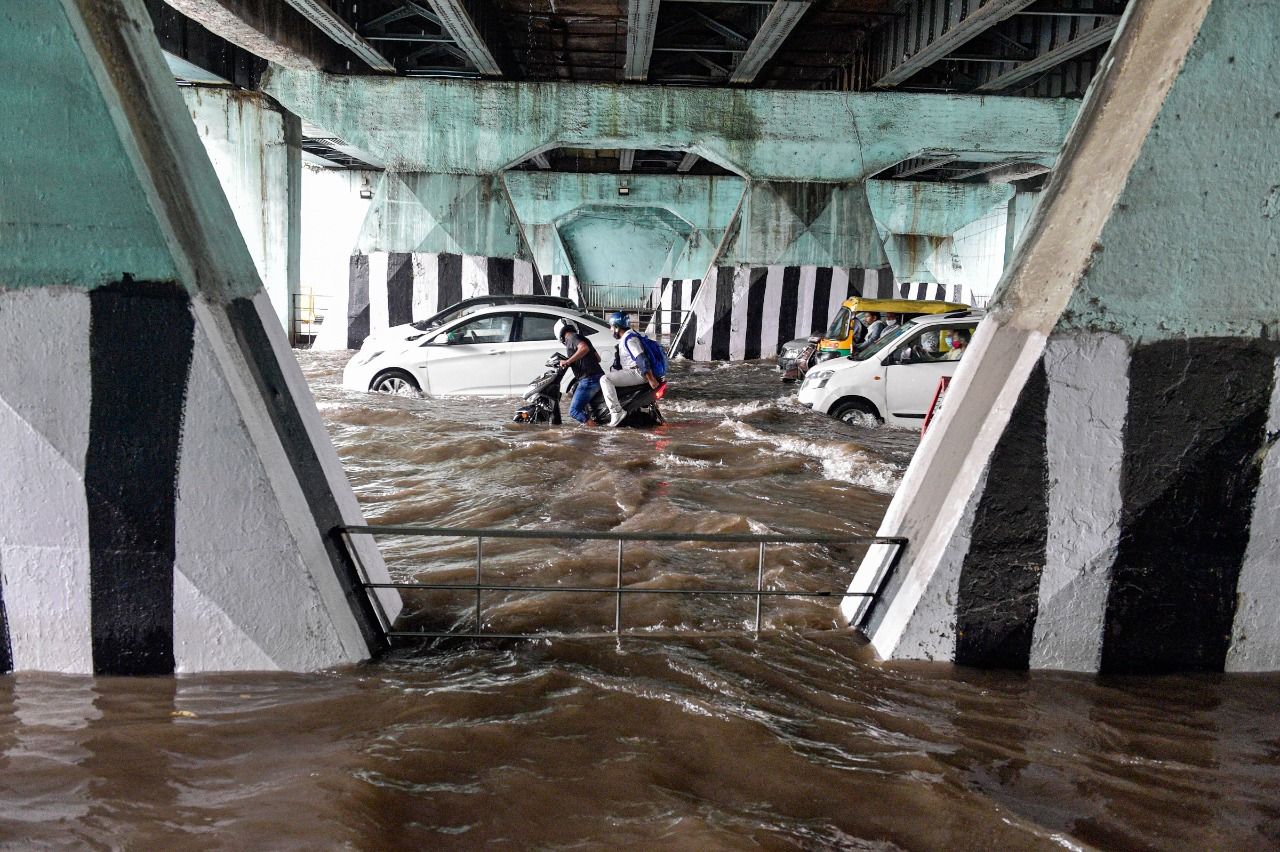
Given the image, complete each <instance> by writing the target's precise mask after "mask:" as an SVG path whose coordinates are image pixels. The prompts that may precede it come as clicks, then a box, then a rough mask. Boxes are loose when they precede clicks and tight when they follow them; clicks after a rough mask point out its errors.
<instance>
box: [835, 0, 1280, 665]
mask: <svg viewBox="0 0 1280 852" xmlns="http://www.w3.org/2000/svg"><path fill="white" fill-rule="evenodd" d="M1104 67H1105V68H1106V70H1105V71H1104V72H1103V74H1102V75H1101V76H1100V77H1099V78H1098V79H1097V80H1096V81H1095V83H1094V85H1093V88H1092V89H1091V93H1090V96H1089V98H1088V99H1087V100H1086V102H1085V104H1084V107H1083V109H1082V112H1081V116H1080V121H1079V123H1078V125H1077V127H1076V128H1075V131H1074V132H1073V134H1072V136H1071V137H1070V138H1069V140H1068V142H1067V145H1066V148H1065V149H1064V154H1063V159H1064V163H1063V166H1062V167H1061V168H1060V169H1059V170H1058V171H1057V172H1056V173H1055V175H1054V177H1053V178H1052V180H1051V182H1050V184H1049V186H1048V187H1047V189H1046V190H1045V197H1044V200H1043V201H1042V202H1041V203H1040V205H1039V208H1038V209H1037V211H1036V212H1035V214H1034V215H1033V217H1032V219H1031V221H1030V224H1029V225H1028V226H1027V229H1026V233H1025V234H1024V236H1023V238H1022V242H1021V245H1020V247H1019V248H1018V249H1017V250H1016V252H1015V256H1014V259H1013V262H1012V263H1011V265H1010V268H1009V269H1008V271H1007V272H1006V274H1005V276H1004V278H1003V280H1002V283H1001V286H1000V289H999V291H998V293H997V296H996V301H995V306H994V309H993V311H992V313H991V314H990V315H989V316H988V317H987V319H986V320H984V322H983V324H982V325H981V326H980V327H979V330H978V333H977V334H976V335H975V336H974V339H973V342H972V344H971V345H970V347H969V350H968V353H967V355H966V356H965V359H964V361H962V363H961V365H960V367H959V370H958V371H957V373H956V376H955V380H954V382H953V384H952V387H951V391H950V393H949V396H948V399H947V404H946V406H945V407H944V409H943V411H942V413H941V415H940V417H939V418H938V420H937V421H936V423H935V425H934V426H933V427H932V428H931V429H930V431H929V433H928V434H927V435H926V436H925V438H924V440H923V441H922V442H921V445H920V449H919V451H918V452H917V454H916V456H915V457H914V459H913V460H912V464H911V466H910V468H909V470H908V471H907V474H906V476H905V477H904V481H903V484H902V487H901V488H900V489H899V491H898V493H897V494H896V495H895V497H894V501H893V503H892V505H891V506H890V508H889V511H888V513H887V515H886V518H885V521H884V523H883V524H882V526H881V529H880V533H881V534H883V535H899V536H905V537H907V538H908V539H909V540H910V544H909V545H908V548H907V551H906V553H905V555H904V559H903V562H902V563H901V565H900V566H899V568H898V571H897V573H896V575H895V576H894V577H893V579H892V580H891V582H890V584H889V588H888V594H887V597H886V599H885V600H884V601H882V602H881V603H880V604H878V605H877V606H876V608H875V609H874V610H873V611H872V612H871V618H870V624H869V632H870V636H871V639H872V643H873V645H874V646H875V648H876V649H877V650H878V651H879V652H880V653H881V654H883V655H885V656H888V657H899V658H927V659H940V660H950V661H954V662H958V663H964V664H971V665H980V666H1006V667H1016V668H1026V667H1029V666H1030V667H1037V668H1058V669H1072V670H1082V671H1104V672H1158V671H1185V670H1207V671H1223V670H1224V669H1225V670H1236V671H1244V670H1251V671H1258V670H1276V669H1280V605H1278V604H1280V598H1278V596H1277V594H1276V592H1275V589H1276V588H1277V585H1278V584H1277V582H1276V580H1277V577H1280V574H1278V572H1280V563H1278V562H1277V558H1276V556H1277V553H1280V533H1277V525H1276V523H1275V508H1276V506H1277V505H1280V455H1277V454H1276V453H1275V451H1274V450H1275V440H1276V439H1275V436H1276V434H1277V433H1278V431H1280V389H1278V383H1277V375H1278V371H1277V363H1278V360H1277V359H1278V358H1280V344H1278V343H1277V337H1276V332H1277V330H1278V324H1280V288H1277V287H1276V277H1277V274H1280V260H1277V258H1280V216H1277V215H1276V205H1275V202H1274V197H1275V196H1276V195H1277V194H1278V191H1277V190H1276V189H1275V187H1276V186H1280V163H1278V162H1277V160H1276V158H1275V156H1274V151H1273V145H1272V144H1271V140H1272V139H1274V137H1275V134H1276V131H1277V128H1280V94H1278V93H1277V92H1278V91H1280V90H1277V89H1276V87H1275V85H1274V84H1275V75H1276V69H1277V68H1280V0H1232V2H1225V0H1212V2H1210V0H1197V2H1193V3H1188V2H1185V0H1151V2H1147V3H1139V4H1134V5H1131V6H1130V7H1129V11H1128V12H1127V13H1126V16H1125V19H1124V22H1123V24H1122V26H1121V30H1120V33H1119V35H1118V36H1117V39H1116V41H1115V43H1114V44H1113V45H1112V48H1111V51H1110V54H1109V56H1108V59H1107V61H1106V62H1104ZM875 567H876V566H875V565H873V564H871V563H864V565H863V566H862V568H861V569H860V571H859V575H860V578H862V579H865V576H864V575H865V574H866V573H867V572H872V571H874V570H875ZM860 608H861V607H860V605H859V604H858V603H857V602H856V601H854V599H852V598H850V599H848V601H847V602H846V608H845V612H846V615H847V616H849V617H850V618H851V619H856V618H858V617H860V616H861V615H862V614H863V613H862V612H860V611H859V610H860Z"/></svg>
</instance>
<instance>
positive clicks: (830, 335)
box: [810, 296, 969, 366]
mask: <svg viewBox="0 0 1280 852" xmlns="http://www.w3.org/2000/svg"><path fill="white" fill-rule="evenodd" d="M968 308H969V306H968V305H961V304H957V303H956V302H936V301H932V300H928V299H864V298H862V297H859V296H855V297H854V298H852V299H845V300H844V302H842V303H841V305H840V310H838V311H836V315H835V316H834V317H832V319H831V325H829V326H828V327H827V331H826V333H825V334H824V335H823V336H822V337H821V338H820V339H819V340H818V343H817V346H816V351H815V353H814V355H813V357H812V360H811V361H810V366H811V365H812V364H813V363H817V362H819V361H826V360H829V359H831V358H837V357H839V356H841V355H848V354H849V353H850V352H852V351H853V327H854V323H853V318H854V317H855V316H857V315H858V314H860V313H862V312H863V311H870V312H871V313H873V314H897V315H898V325H899V327H901V326H902V325H904V324H906V323H907V322H908V321H909V320H912V319H915V318H916V317H918V316H921V315H922V314H946V313H950V312H952V311H963V310H967V309H968Z"/></svg>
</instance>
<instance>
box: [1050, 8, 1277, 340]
mask: <svg viewBox="0 0 1280 852" xmlns="http://www.w3.org/2000/svg"><path fill="white" fill-rule="evenodd" d="M1277 74H1280V3H1278V2H1276V0H1247V2H1232V3H1225V2H1215V3H1213V4H1212V5H1211V6H1210V7H1209V11H1208V14H1207V16H1206V17H1205V21H1204V24H1203V26H1202V27H1201V30H1200V33H1199V35H1198V36H1197V39H1196V42H1195V44H1194V45H1193V46H1192V48H1191V52H1190V54H1189V56H1188V58H1187V61H1186V64H1185V66H1184V67H1183V70H1182V72H1181V73H1180V74H1179V75H1178V78H1177V79H1176V80H1175V81H1174V83H1173V87H1172V88H1171V89H1170V91H1169V94H1168V95H1167V96H1166V98H1165V101H1164V104H1163V105H1162V106H1161V108H1160V112H1159V114H1158V115H1157V117H1156V120H1155V124H1154V125H1153V127H1152V128H1151V132H1150V133H1149V134H1148V135H1147V137H1146V140H1145V142H1144V144H1143V146H1142V150H1141V153H1140V154H1139V155H1138V158H1137V161H1136V162H1135V163H1134V164H1133V168H1132V169H1131V170H1130V171H1129V174H1128V179H1127V181H1126V182H1125V184H1124V189H1123V191H1122V192H1121V193H1120V197H1119V199H1118V200H1117V202H1116V204H1115V206H1114V207H1113V208H1112V209H1111V211H1110V214H1109V216H1108V219H1107V221H1106V224H1105V226H1104V227H1103V229H1102V233H1101V235H1100V237H1099V238H1098V239H1097V241H1096V242H1095V243H1094V244H1093V245H1092V251H1091V256H1090V259H1089V263H1088V266H1087V267H1086V268H1085V269H1084V270H1083V273H1082V274H1081V276H1080V279H1079V282H1078V283H1077V284H1076V286H1075V288H1074V290H1073V291H1072V294H1071V297H1070V300H1069V302H1068V304H1067V308H1066V310H1065V311H1064V312H1063V313H1062V316H1061V319H1060V320H1059V324H1058V330H1060V331H1061V330H1078V329H1087V330H1107V331H1113V332H1116V333H1118V334H1123V335H1125V336H1127V337H1129V338H1130V339H1137V340H1144V341H1151V340H1159V339H1167V338H1172V337H1181V336H1193V337H1195V336H1201V337H1209V336H1239V337H1254V336H1258V335H1262V336H1263V337H1271V338H1273V339H1274V338H1275V337H1276V336H1277V335H1278V334H1280V286H1277V281H1276V278H1277V271H1280V159H1278V158H1277V157H1276V145H1275V139H1276V137H1277V134H1280V89H1277V88H1276V86H1275V81H1276V76H1277ZM1055 189H1057V186H1056V185H1055V184H1051V185H1050V187H1049V193H1050V194H1051V193H1052V192H1053V191H1054V190H1055ZM1051 205H1052V201H1046V203H1045V204H1044V205H1041V211H1040V212H1041V213H1046V212H1048V209H1047V208H1048V207H1049V206H1051ZM1037 218H1038V219H1040V220H1041V221H1040V222H1039V224H1038V226H1039V227H1041V228H1043V227H1047V225H1046V224H1045V223H1044V221H1043V219H1044V217H1043V216H1038V217H1037ZM1036 227H1037V224H1036V223H1035V222H1033V225H1032V228H1033V229H1034V228H1036ZM1043 239H1044V237H1043V235H1041V240H1042V241H1043Z"/></svg>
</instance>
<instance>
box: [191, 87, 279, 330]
mask: <svg viewBox="0 0 1280 852" xmlns="http://www.w3.org/2000/svg"><path fill="white" fill-rule="evenodd" d="M182 95H183V99H184V100H185V101H186V104H187V109H188V111H189V112H190V113H191V119H192V121H193V122H194V123H195V127H196V133H198V134H199V136H200V142H201V143H202V144H203V145H204V149H205V153H206V154H208V156H209V162H210V163H212V164H213V170H214V171H215V172H216V173H217V175H218V182H219V184H221V186H222V191H223V193H224V194H225V195H226V196H227V201H228V202H229V203H230V204H231V212H232V213H233V214H234V215H235V218H236V224H237V225H238V226H239V228H240V233H241V235H242V236H243V237H244V242H245V245H246V246H247V247H248V248H249V254H250V256H252V257H253V263H254V266H255V267H257V270H258V275H259V277H261V279H262V286H263V287H264V288H265V289H266V291H267V295H268V297H270V299H271V304H272V305H274V306H275V309H276V314H277V315H278V316H279V317H280V323H281V325H282V326H284V327H286V328H287V327H288V317H289V304H290V296H291V294H293V293H297V292H298V281H299V269H300V266H299V264H300V256H301V242H300V241H301V195H302V190H301V180H302V149H301V147H300V146H301V142H302V138H301V137H302V123H301V121H300V120H299V119H298V117H297V116H294V115H291V114H289V113H287V112H286V111H284V110H282V109H280V107H279V106H277V105H276V104H274V103H272V102H271V99H270V98H267V97H265V96H263V95H260V94H257V93H255V92H242V91H237V90H235V89H229V88H214V87H207V86H184V87H183V88H182Z"/></svg>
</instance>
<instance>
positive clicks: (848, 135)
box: [263, 67, 1078, 182]
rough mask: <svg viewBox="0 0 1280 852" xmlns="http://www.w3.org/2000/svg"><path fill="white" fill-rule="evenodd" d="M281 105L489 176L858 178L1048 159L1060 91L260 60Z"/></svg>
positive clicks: (409, 158)
mask: <svg viewBox="0 0 1280 852" xmlns="http://www.w3.org/2000/svg"><path fill="white" fill-rule="evenodd" d="M263 88H264V89H265V91H267V92H268V93H269V94H270V95H272V96H273V97H275V98H276V99H277V100H279V101H280V102H281V103H282V104H284V106H285V107H287V108H288V109H289V110H290V111H292V112H294V113H295V114H297V115H300V116H302V117H304V118H306V119H308V120H310V121H312V122H313V123H315V124H317V125H319V126H321V127H325V128H328V129H329V130H330V131H332V132H334V133H336V134H337V135H339V136H341V137H342V138H344V139H346V140H347V141H348V142H350V143H351V144H353V145H355V146H356V147H358V148H361V149H363V150H367V151H369V152H370V153H371V154H372V155H374V156H376V157H378V158H379V159H381V160H382V161H384V162H385V163H386V164H387V166H388V167H389V168H391V169H394V170H403V171H426V172H437V173H444V172H451V173H462V174H491V173H495V172H499V171H502V170H503V169H506V168H509V167H510V166H512V165H514V164H515V163H518V162H520V161H521V160H523V159H524V158H525V157H527V156H528V155H530V154H532V153H536V152H538V151H544V150H548V149H551V148H557V147H562V146H570V147H595V148H639V149H644V148H647V149H665V150H687V151H692V152H694V153H696V154H698V155H699V156H701V157H704V158H706V159H708V160H711V161H713V162H715V163H719V164H720V165H722V166H725V167H726V168H729V169H731V170H733V171H735V172H737V173H738V174H740V175H743V176H745V177H750V178H755V179H769V180H792V181H824V182H844V181H854V180H863V179H865V178H867V177H870V176H871V175H873V174H875V173H877V172H879V171H881V170H883V169H885V168H888V167H889V166H892V165H894V164H895V163H898V162H900V161H902V160H904V159H906V158H908V157H911V156H913V155H916V154H920V153H923V152H926V151H944V152H956V153H962V154H973V155H975V156H979V157H981V158H984V159H994V158H1001V157H1035V158H1052V157H1055V156H1056V155H1057V152H1058V149H1059V148H1060V147H1061V144H1062V140H1063V139H1064V138H1065V136H1066V134H1067V131H1068V129H1069V128H1070V126H1071V123H1072V121H1073V119H1074V117H1075V114H1076V110H1077V108H1078V105H1077V104H1076V102H1075V101H1070V100H1051V99H1042V98H1012V97H972V96H963V95H928V94H903V93H897V92H870V93H851V92H796V91H782V90H776V89H693V88H679V87H673V86H618V85H607V84H585V83H517V82H502V81H472V80H427V79H414V78H386V77H383V78H375V77H356V76H351V77H339V76H333V75H328V74H324V73H321V72H318V71H305V70H294V69H286V68H280V67H273V68H272V70H271V71H270V72H269V74H268V75H267V76H266V78H264V81H263Z"/></svg>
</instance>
